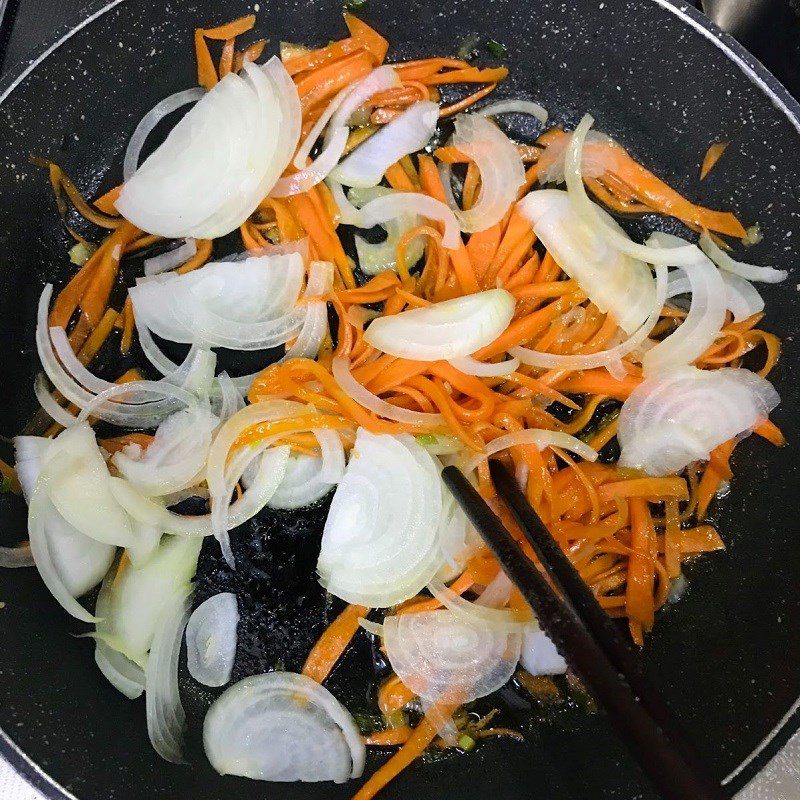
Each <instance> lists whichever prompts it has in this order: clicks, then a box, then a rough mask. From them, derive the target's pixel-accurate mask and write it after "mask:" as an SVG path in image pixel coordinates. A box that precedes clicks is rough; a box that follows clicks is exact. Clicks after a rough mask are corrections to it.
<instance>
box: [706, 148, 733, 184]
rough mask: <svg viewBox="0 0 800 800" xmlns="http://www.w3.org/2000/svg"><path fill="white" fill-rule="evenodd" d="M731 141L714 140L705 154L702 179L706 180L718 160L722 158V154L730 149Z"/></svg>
mask: <svg viewBox="0 0 800 800" xmlns="http://www.w3.org/2000/svg"><path fill="white" fill-rule="evenodd" d="M728 144H730V143H729V142H714V144H712V145H711V147H709V148H708V150H706V154H705V155H704V156H703V163H702V164H701V165H700V180H701V181H704V180H705V179H706V176H707V175H708V173H709V172H711V170H712V169H714V167H715V166H716V165H717V162H718V161H719V160H720V159H721V158H722V154H723V153H724V152H725V151H726V150H727V149H728Z"/></svg>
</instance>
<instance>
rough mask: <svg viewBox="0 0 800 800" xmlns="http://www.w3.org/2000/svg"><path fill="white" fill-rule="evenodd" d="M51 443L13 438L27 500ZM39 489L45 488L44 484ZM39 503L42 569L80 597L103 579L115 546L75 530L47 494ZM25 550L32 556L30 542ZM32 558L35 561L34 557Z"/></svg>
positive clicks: (19, 563) (19, 557)
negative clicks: (49, 571) (42, 552)
mask: <svg viewBox="0 0 800 800" xmlns="http://www.w3.org/2000/svg"><path fill="white" fill-rule="evenodd" d="M52 444H53V442H52V440H51V439H45V438H43V437H39V436H17V437H15V438H14V455H15V459H16V463H15V469H16V472H17V477H18V479H19V482H20V486H21V487H22V492H23V495H24V497H25V499H26V501H27V502H28V503H29V504H30V503H31V501H32V496H33V493H34V491H35V489H36V485H37V482H38V480H39V476H40V474H41V472H42V468H43V464H44V462H45V458H46V456H47V454H48V452H49V451H50V449H51V447H52ZM42 491H43V492H47V489H46V487H43V489H42ZM40 504H41V508H42V511H41V512H34V513H36V515H37V520H36V524H37V526H38V530H39V531H40V535H41V538H42V540H43V542H44V544H45V548H46V551H47V553H46V559H45V563H44V564H43V569H50V570H51V571H52V573H54V577H57V582H58V583H59V584H60V585H61V586H62V587H63V589H64V590H65V592H66V593H67V594H69V595H70V596H72V597H80V596H81V595H83V594H86V592H88V591H89V590H90V589H92V588H94V587H95V586H97V584H98V583H100V581H101V580H102V579H103V576H104V575H105V574H106V572H107V571H108V568H109V567H110V566H111V562H112V561H113V560H114V553H115V552H116V548H115V547H114V546H113V545H108V544H102V543H101V542H96V541H94V540H93V539H90V538H89V537H88V536H84V535H83V534H82V533H80V531H78V530H76V529H75V528H74V527H73V526H72V525H70V524H69V523H68V522H67V521H66V520H65V519H64V518H63V517H62V516H61V514H60V513H59V512H58V511H57V510H56V509H55V508H54V507H53V505H52V502H51V501H50V499H49V497H48V498H46V499H44V498H40ZM42 549H43V548H40V551H41V550H42ZM25 551H27V554H28V556H30V557H31V558H33V555H34V554H33V551H32V548H31V547H30V546H29V547H27V548H25ZM25 551H23V550H22V549H20V552H19V555H17V556H16V559H15V564H14V565H15V566H27V564H26V563H24V562H23V561H22V557H23V553H24V552H25ZM16 553H17V549H16V548H14V549H10V554H9V558H11V554H16ZM33 561H34V562H35V558H33ZM48 588H50V587H49V585H48ZM73 608H74V606H73Z"/></svg>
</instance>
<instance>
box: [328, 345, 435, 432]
mask: <svg viewBox="0 0 800 800" xmlns="http://www.w3.org/2000/svg"><path fill="white" fill-rule="evenodd" d="M331 373H332V374H333V378H334V380H335V381H336V383H337V384H339V388H340V389H341V390H342V391H343V392H346V393H347V395H348V396H349V397H352V398H353V400H355V401H356V402H357V403H358V404H359V405H360V406H363V407H364V408H366V409H368V410H369V411H372V412H374V413H375V414H378V415H379V416H381V417H384V418H385V419H391V420H394V421H395V422H403V423H407V424H408V425H420V426H425V427H436V426H439V425H442V424H443V423H444V417H443V416H442V415H441V414H431V413H428V412H423V411H412V410H410V409H408V408H401V407H400V406H394V405H392V404H391V403H387V402H386V400H381V398H380V397H378V396H377V395H376V394H373V393H372V392H370V391H369V390H368V389H366V388H365V387H364V386H362V385H361V384H360V383H359V382H358V381H357V380H356V379H355V378H354V377H353V375H352V373H351V371H350V360H349V359H348V358H345V357H344V356H336V357H335V358H334V359H333V362H332V364H331Z"/></svg>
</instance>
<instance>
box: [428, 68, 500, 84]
mask: <svg viewBox="0 0 800 800" xmlns="http://www.w3.org/2000/svg"><path fill="white" fill-rule="evenodd" d="M506 77H508V68H507V67H490V68H488V69H478V68H477V67H467V68H465V69H454V70H450V71H448V72H440V73H439V74H437V75H429V76H428V77H426V78H421V79H420V81H421V83H424V84H426V85H429V86H441V85H443V84H447V83H498V82H499V81H502V80H503V79H504V78H506Z"/></svg>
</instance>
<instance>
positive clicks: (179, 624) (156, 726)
mask: <svg viewBox="0 0 800 800" xmlns="http://www.w3.org/2000/svg"><path fill="white" fill-rule="evenodd" d="M191 592H192V590H191V589H190V588H186V587H184V588H181V589H179V590H178V591H176V592H173V593H172V595H171V596H170V597H169V598H168V601H167V603H166V604H165V608H164V610H163V611H162V613H161V616H160V617H159V620H158V625H157V628H156V631H155V635H154V636H153V645H152V649H151V650H150V656H149V658H148V659H147V667H146V669H145V705H146V711H147V733H148V735H149V736H150V743H151V744H152V745H153V749H154V750H155V751H156V752H157V753H158V754H159V755H160V756H161V757H162V758H163V759H164V760H166V761H170V762H172V763H173V764H183V763H186V762H185V760H184V757H183V736H184V732H185V729H186V714H185V712H184V710H183V705H182V704H181V693H180V688H179V687H178V659H179V657H180V652H181V642H182V641H183V631H184V629H185V628H186V623H187V621H188V619H189V611H190V602H189V598H190V596H191Z"/></svg>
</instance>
